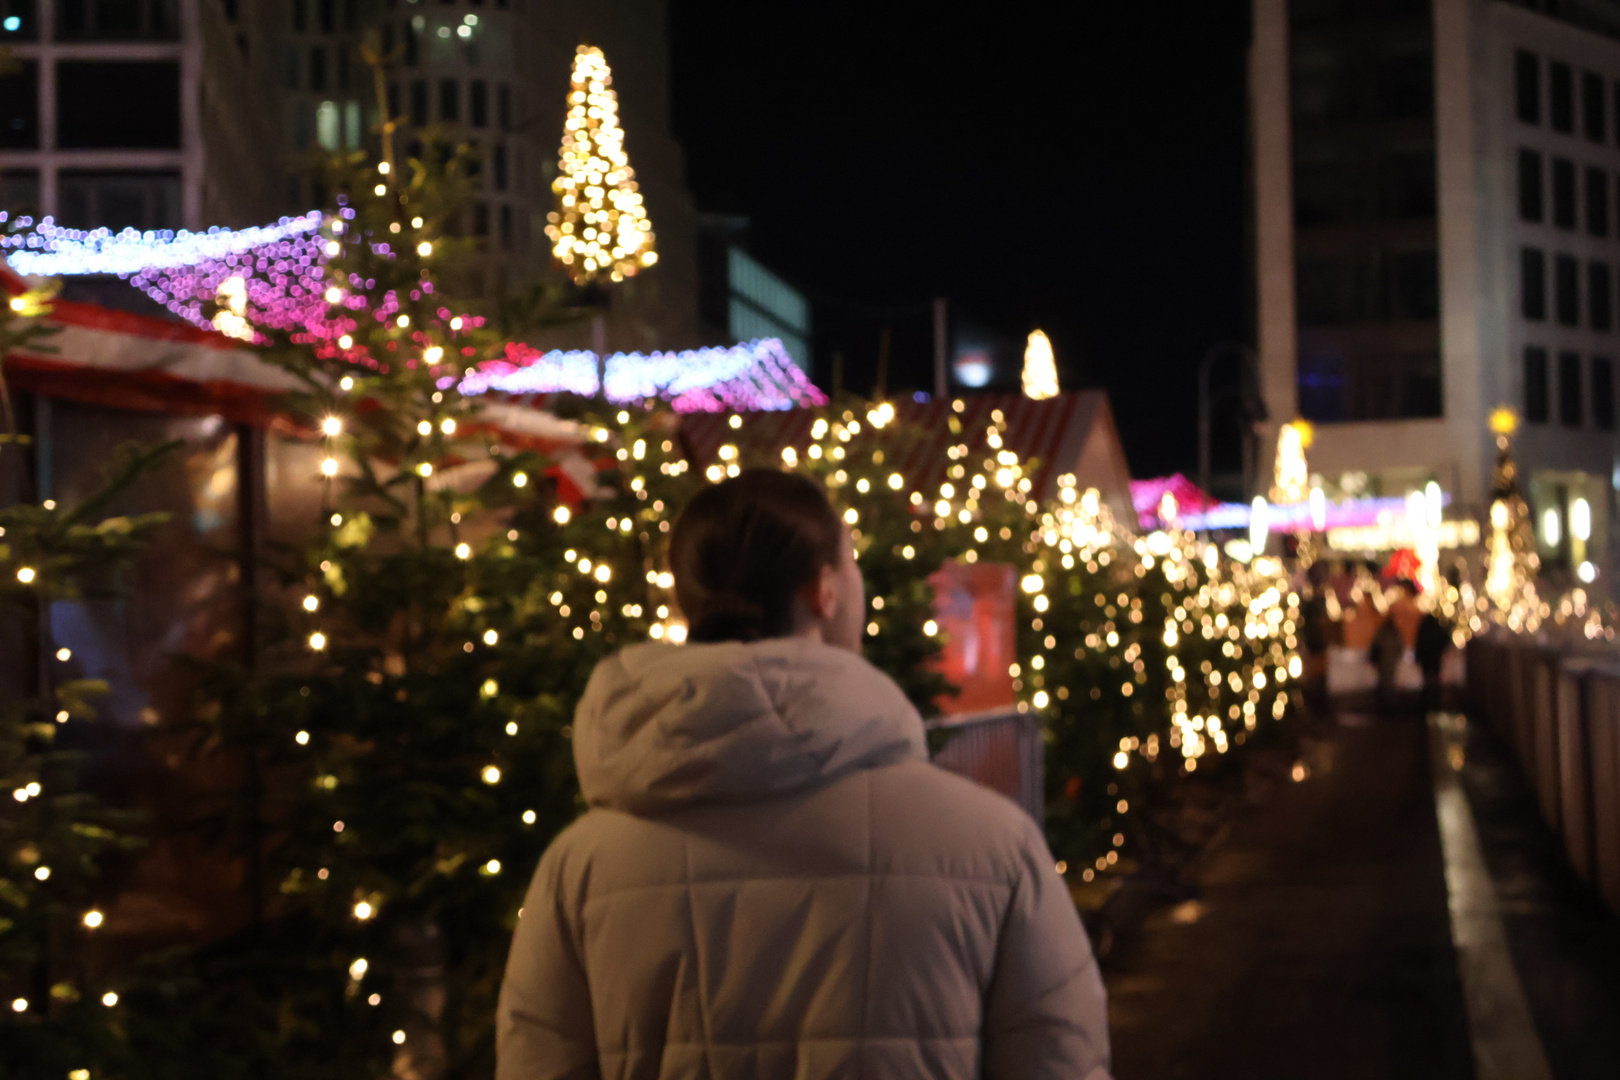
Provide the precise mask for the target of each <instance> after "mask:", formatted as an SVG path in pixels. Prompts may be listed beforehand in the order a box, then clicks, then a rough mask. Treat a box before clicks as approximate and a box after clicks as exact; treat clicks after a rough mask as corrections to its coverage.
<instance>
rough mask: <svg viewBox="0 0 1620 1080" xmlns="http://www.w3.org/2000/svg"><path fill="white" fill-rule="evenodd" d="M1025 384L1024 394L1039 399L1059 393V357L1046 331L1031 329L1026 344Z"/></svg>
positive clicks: (1055, 395)
mask: <svg viewBox="0 0 1620 1080" xmlns="http://www.w3.org/2000/svg"><path fill="white" fill-rule="evenodd" d="M1023 384H1024V396H1025V397H1031V398H1034V399H1035V400H1037V401H1039V400H1041V399H1043V398H1050V397H1057V395H1058V373H1057V359H1056V358H1055V357H1054V356H1053V355H1052V341H1051V339H1050V338H1048V337H1047V336H1046V333H1045V331H1042V330H1033V331H1031V332H1030V335H1029V343H1028V344H1027V345H1025V346H1024V372H1023Z"/></svg>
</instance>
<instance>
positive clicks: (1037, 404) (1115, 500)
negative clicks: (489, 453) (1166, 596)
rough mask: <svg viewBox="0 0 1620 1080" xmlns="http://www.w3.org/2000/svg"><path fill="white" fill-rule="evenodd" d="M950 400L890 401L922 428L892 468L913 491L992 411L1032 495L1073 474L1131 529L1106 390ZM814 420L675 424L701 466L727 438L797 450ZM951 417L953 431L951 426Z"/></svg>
mask: <svg viewBox="0 0 1620 1080" xmlns="http://www.w3.org/2000/svg"><path fill="white" fill-rule="evenodd" d="M957 400H958V401H960V402H961V406H962V407H961V409H960V410H957V409H956V407H955V403H954V402H952V401H946V400H941V401H917V400H915V399H910V400H904V399H903V400H900V401H896V402H894V403H893V404H894V407H895V413H896V420H897V422H899V423H902V424H905V425H908V426H910V427H912V428H913V429H914V430H916V431H919V432H921V433H922V437H921V438H920V439H919V440H918V441H917V442H916V443H915V444H913V445H912V446H911V447H910V448H909V449H907V450H905V451H902V452H901V453H900V455H899V456H898V457H897V459H896V460H895V461H894V467H895V470H896V471H897V472H899V473H900V474H901V475H902V476H904V477H905V478H906V481H907V483H908V484H909V485H910V486H911V487H912V488H913V489H915V490H928V489H930V488H932V487H935V486H937V485H938V484H939V483H940V482H941V481H942V480H944V479H945V470H946V469H947V468H949V467H950V464H951V459H950V458H949V457H948V456H947V455H946V450H947V449H948V448H950V447H952V446H958V445H966V446H967V447H968V451H969V453H973V454H982V453H984V452H986V449H987V447H986V444H985V433H986V431H987V429H988V428H989V427H990V424H991V423H992V422H993V420H994V417H995V414H996V413H997V412H998V411H999V412H1000V413H1001V415H1002V418H1003V419H1004V420H1005V421H1006V424H1007V428H1006V432H1005V434H1004V436H1003V438H1004V441H1005V445H1006V447H1007V449H1009V450H1012V451H1013V452H1014V453H1016V454H1017V455H1018V456H1019V457H1020V458H1024V459H1035V461H1036V462H1037V467H1036V469H1035V471H1034V474H1033V479H1034V483H1035V494H1036V495H1037V496H1039V497H1041V498H1050V497H1051V496H1052V495H1053V494H1055V492H1056V490H1057V478H1058V477H1059V476H1060V475H1062V474H1064V473H1073V474H1074V476H1075V480H1076V482H1077V483H1078V485H1079V486H1080V487H1081V488H1096V489H1097V491H1098V493H1099V494H1100V495H1101V496H1102V497H1103V499H1104V501H1105V502H1107V503H1108V505H1109V507H1110V509H1111V510H1112V511H1113V512H1114V515H1115V517H1116V518H1117V519H1118V520H1120V521H1122V522H1126V523H1128V524H1129V525H1131V526H1132V527H1133V528H1134V527H1135V525H1136V514H1135V511H1134V510H1133V508H1132V504H1131V491H1130V471H1129V469H1128V468H1127V467H1126V463H1125V451H1124V448H1123V447H1122V446H1121V445H1120V441H1119V431H1118V429H1117V428H1115V426H1114V415H1113V410H1112V408H1110V406H1109V403H1108V395H1107V394H1106V393H1104V392H1103V391H1101V390H1081V391H1075V392H1070V393H1064V394H1059V395H1057V396H1056V397H1052V398H1047V399H1044V400H1041V401H1036V400H1034V399H1032V398H1027V397H1024V396H1023V395H1021V394H980V395H975V396H964V397H962V398H959V399H957ZM814 419H815V413H813V412H812V411H810V410H808V409H788V410H784V411H782V412H773V413H750V414H741V420H742V427H741V428H738V429H733V428H732V427H731V426H730V423H729V418H728V417H726V416H724V415H715V414H689V415H687V416H686V417H684V418H683V420H682V422H681V435H682V438H683V440H684V441H685V443H686V447H687V451H688V454H689V456H690V457H691V460H692V463H693V464H694V465H695V466H698V467H703V466H706V465H708V464H709V463H710V462H712V461H713V460H714V459H715V456H716V454H717V453H718V452H719V449H720V447H721V446H723V445H724V444H726V443H728V442H730V443H736V444H738V446H739V447H745V448H746V449H748V450H750V451H753V452H754V453H756V454H760V455H766V456H770V457H773V458H774V457H777V456H780V454H781V452H782V450H783V448H785V447H789V446H791V447H793V448H794V449H795V450H798V451H800V452H802V451H804V450H805V449H806V448H807V447H808V446H809V445H810V442H811V441H812V440H811V438H810V426H811V424H812V423H813V421H814ZM953 420H955V421H956V423H957V425H958V426H959V432H958V431H953V430H952V421H953Z"/></svg>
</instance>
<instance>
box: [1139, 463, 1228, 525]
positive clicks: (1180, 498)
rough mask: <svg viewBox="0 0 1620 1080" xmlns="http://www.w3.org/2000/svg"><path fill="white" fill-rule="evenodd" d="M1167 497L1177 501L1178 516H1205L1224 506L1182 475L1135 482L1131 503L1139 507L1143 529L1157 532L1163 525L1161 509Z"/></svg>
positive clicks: (1175, 474)
mask: <svg viewBox="0 0 1620 1080" xmlns="http://www.w3.org/2000/svg"><path fill="white" fill-rule="evenodd" d="M1166 495H1168V496H1170V497H1171V498H1172V499H1174V500H1175V501H1176V510H1177V512H1178V514H1202V513H1206V512H1208V511H1210V510H1213V509H1214V508H1215V507H1217V506H1219V505H1221V501H1220V500H1219V499H1217V498H1215V497H1214V496H1213V495H1210V494H1209V493H1208V492H1206V491H1204V490H1203V489H1202V488H1200V487H1199V486H1198V485H1197V484H1195V483H1193V482H1192V481H1191V480H1189V479H1187V478H1186V477H1185V476H1183V475H1182V474H1181V473H1171V474H1170V475H1169V476H1155V477H1151V478H1149V479H1147V480H1132V481H1131V503H1132V505H1134V506H1135V507H1136V516H1137V519H1138V520H1139V521H1141V523H1142V527H1143V528H1144V529H1157V528H1159V527H1161V526H1162V524H1163V522H1161V521H1160V520H1159V510H1160V508H1161V507H1163V506H1164V497H1165V496H1166Z"/></svg>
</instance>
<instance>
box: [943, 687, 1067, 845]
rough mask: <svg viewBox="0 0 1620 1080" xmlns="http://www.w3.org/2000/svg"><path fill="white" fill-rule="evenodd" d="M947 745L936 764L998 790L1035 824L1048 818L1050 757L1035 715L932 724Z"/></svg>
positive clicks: (966, 718)
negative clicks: (1047, 759) (1024, 811)
mask: <svg viewBox="0 0 1620 1080" xmlns="http://www.w3.org/2000/svg"><path fill="white" fill-rule="evenodd" d="M928 729H929V731H930V732H931V733H935V734H932V735H931V738H932V740H934V741H936V742H937V741H938V740H939V739H940V738H941V737H942V736H943V737H944V738H945V740H946V741H945V744H944V745H943V746H941V747H940V748H939V749H938V750H937V751H935V753H934V764H935V765H938V766H939V767H940V768H942V769H947V770H949V771H950V772H953V773H956V774H957V775H958V776H965V777H967V778H968V779H969V780H973V781H975V782H977V783H980V784H983V785H984V786H985V787H987V788H990V789H991V790H993V791H999V792H1001V794H1003V795H1005V796H1007V797H1008V798H1009V799H1011V800H1013V801H1014V802H1016V803H1017V804H1018V805H1019V806H1022V807H1023V808H1024V809H1025V810H1026V811H1028V812H1029V815H1030V816H1031V817H1033V818H1034V819H1035V820H1036V821H1038V822H1039V821H1044V820H1045V819H1046V757H1045V744H1044V742H1043V740H1042V738H1041V724H1040V720H1039V719H1037V718H1036V717H1035V716H1033V715H1032V714H1030V713H1020V712H1013V711H1007V712H996V713H987V714H986V713H981V714H975V715H969V716H947V717H941V718H939V719H936V720H930V721H928Z"/></svg>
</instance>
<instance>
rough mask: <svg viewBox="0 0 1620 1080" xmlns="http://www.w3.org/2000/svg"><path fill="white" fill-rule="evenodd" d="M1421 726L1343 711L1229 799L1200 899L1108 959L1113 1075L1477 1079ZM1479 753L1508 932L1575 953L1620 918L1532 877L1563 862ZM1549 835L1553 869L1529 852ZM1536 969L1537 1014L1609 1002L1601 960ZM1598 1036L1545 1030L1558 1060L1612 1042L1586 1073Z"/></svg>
mask: <svg viewBox="0 0 1620 1080" xmlns="http://www.w3.org/2000/svg"><path fill="white" fill-rule="evenodd" d="M1474 734H1475V733H1471V737H1472V736H1473V735H1474ZM1429 739H1430V735H1429V730H1428V726H1427V725H1426V724H1425V722H1424V721H1423V720H1422V719H1421V718H1420V717H1419V716H1418V715H1416V713H1413V714H1411V715H1407V716H1396V717H1375V716H1371V715H1368V714H1357V713H1341V714H1340V717H1339V719H1338V720H1337V721H1335V722H1332V723H1327V724H1321V725H1318V726H1317V728H1316V729H1315V732H1314V733H1313V734H1312V735H1311V736H1309V737H1307V738H1306V739H1305V740H1304V743H1303V748H1302V757H1303V760H1304V762H1305V763H1306V764H1307V766H1308V770H1309V771H1308V775H1306V776H1305V778H1304V779H1303V780H1301V781H1300V782H1298V783H1294V784H1289V785H1286V786H1285V787H1284V788H1283V789H1281V790H1279V791H1276V792H1274V793H1273V794H1272V795H1271V796H1270V797H1268V798H1267V799H1266V800H1265V802H1264V803H1263V804H1259V805H1250V806H1248V807H1247V808H1245V809H1244V810H1242V811H1241V812H1240V813H1238V814H1237V815H1236V816H1235V817H1234V819H1233V820H1232V821H1231V824H1230V827H1229V828H1228V829H1227V830H1226V831H1225V832H1224V834H1223V835H1222V836H1221V837H1220V838H1218V839H1217V840H1216V841H1215V842H1214V843H1212V844H1211V845H1210V847H1209V849H1208V850H1206V851H1205V852H1204V854H1203V855H1202V856H1201V858H1200V859H1199V861H1198V863H1197V864H1196V866H1195V868H1194V870H1193V872H1192V875H1191V876H1192V881H1191V885H1192V892H1193V894H1194V896H1195V897H1196V898H1195V899H1192V900H1187V901H1185V902H1182V903H1180V904H1176V905H1173V906H1167V907H1163V908H1161V909H1159V910H1157V911H1156V912H1154V913H1153V914H1152V915H1151V916H1149V917H1148V919H1147V920H1146V922H1145V924H1144V925H1143V927H1142V928H1141V931H1140V932H1139V933H1137V934H1134V935H1132V936H1131V939H1130V941H1129V942H1128V943H1127V944H1124V945H1122V947H1120V948H1118V949H1116V950H1114V952H1113V953H1112V954H1111V955H1110V956H1109V958H1108V961H1107V963H1106V964H1105V977H1106V978H1107V981H1108V986H1109V992H1110V1008H1111V1013H1112V1017H1111V1019H1112V1023H1113V1037H1114V1055H1115V1073H1116V1076H1117V1077H1118V1078H1119V1080H1170V1078H1183V1077H1187V1078H1212V1080H1214V1078H1228V1077H1229V1078H1233V1080H1238V1078H1242V1080H1267V1078H1272V1077H1277V1078H1281V1077H1290V1078H1292V1077H1310V1078H1322V1080H1337V1078H1344V1080H1350V1078H1355V1080H1368V1078H1395V1077H1412V1078H1418V1077H1422V1078H1424V1080H1452V1078H1456V1080H1464V1078H1471V1077H1475V1076H1476V1075H1480V1076H1481V1078H1482V1080H1484V1073H1476V1069H1475V1066H1474V1050H1473V1044H1472V1041H1471V1032H1470V1027H1469V1020H1468V1016H1469V1012H1468V1004H1467V1001H1466V1000H1465V992H1464V988H1463V984H1462V981H1461V979H1460V978H1459V975H1458V963H1457V952H1456V950H1455V949H1454V947H1453V943H1452V928H1451V915H1450V911H1449V908H1448V893H1447V885H1446V864H1445V858H1444V855H1443V849H1442V841H1441V834H1440V825H1439V824H1438V822H1437V818H1436V811H1435V805H1436V803H1435V779H1434V772H1433V769H1432V766H1431V758H1430V751H1429ZM1469 760H1470V764H1469V765H1467V766H1465V770H1464V787H1465V790H1468V792H1469V794H1470V796H1471V797H1472V796H1473V789H1474V788H1475V787H1476V786H1480V785H1482V784H1483V785H1485V786H1486V787H1488V788H1489V791H1487V792H1485V803H1486V805H1485V806H1484V807H1483V809H1482V812H1481V814H1480V819H1481V822H1482V824H1481V826H1480V830H1479V831H1480V833H1481V834H1482V835H1483V836H1485V837H1486V838H1487V839H1486V842H1485V843H1484V845H1483V846H1484V849H1485V863H1486V865H1487V866H1488V867H1489V869H1490V872H1491V874H1492V875H1493V876H1494V875H1496V874H1497V872H1498V870H1499V868H1500V870H1501V873H1502V874H1503V876H1504V877H1503V880H1505V881H1507V882H1509V883H1510V884H1511V885H1512V889H1514V890H1517V891H1513V892H1512V895H1513V896H1515V897H1518V898H1519V899H1515V900H1511V901H1509V910H1510V911H1512V912H1513V913H1514V914H1513V915H1511V920H1513V921H1521V920H1527V922H1526V924H1525V925H1524V926H1520V927H1517V928H1515V929H1512V930H1510V933H1509V938H1510V941H1511V943H1512V948H1513V951H1514V953H1515V955H1517V953H1518V952H1519V951H1520V949H1521V948H1522V949H1523V950H1525V951H1527V952H1529V953H1537V952H1540V951H1543V950H1546V949H1549V948H1551V947H1552V946H1551V945H1549V942H1550V941H1552V940H1553V939H1557V940H1556V942H1555V944H1556V945H1557V947H1558V948H1559V949H1561V950H1563V951H1565V952H1571V951H1573V952H1579V951H1580V945H1581V944H1582V943H1583V942H1584V943H1587V944H1590V943H1592V942H1595V941H1598V940H1600V939H1603V937H1604V934H1605V933H1610V934H1612V933H1613V932H1614V927H1615V920H1614V919H1613V918H1612V916H1609V915H1608V914H1607V913H1606V912H1603V911H1601V910H1597V911H1591V910H1588V911H1587V912H1586V915H1587V921H1586V922H1584V923H1578V924H1575V926H1574V929H1571V924H1569V923H1567V922H1565V921H1564V920H1563V915H1562V913H1563V912H1564V910H1565V909H1566V908H1567V907H1568V905H1569V904H1570V903H1571V899H1570V897H1569V895H1568V892H1567V889H1566V890H1560V889H1559V888H1558V887H1557V886H1556V885H1555V886H1550V887H1549V888H1550V891H1548V890H1546V889H1543V888H1542V886H1541V885H1540V884H1532V882H1538V883H1539V882H1542V881H1543V880H1544V879H1546V877H1547V875H1548V874H1549V873H1551V874H1552V877H1553V878H1556V877H1557V874H1556V867H1557V863H1556V848H1555V847H1552V846H1551V844H1550V841H1548V840H1547V839H1546V838H1545V837H1544V836H1537V835H1536V834H1535V831H1534V828H1533V825H1534V820H1533V818H1532V820H1531V824H1530V826H1525V825H1524V824H1523V823H1520V822H1519V818H1520V817H1522V815H1523V813H1524V812H1525V809H1526V807H1525V805H1521V803H1523V800H1522V799H1518V801H1515V796H1514V794H1513V793H1512V791H1511V784H1508V783H1507V782H1506V781H1504V780H1502V777H1501V775H1500V773H1501V770H1502V768H1503V767H1504V766H1500V765H1499V767H1498V770H1497V772H1495V773H1488V772H1487V771H1485V770H1486V764H1487V762H1488V755H1487V754H1486V753H1485V751H1483V750H1482V751H1480V753H1479V764H1478V765H1475V764H1474V763H1473V761H1474V752H1473V750H1472V749H1470V757H1469ZM1476 771H1478V772H1479V775H1480V776H1482V777H1485V778H1486V779H1485V780H1481V781H1479V783H1478V784H1476V782H1475V779H1474V776H1473V774H1474V773H1475V772H1476ZM1492 785H1494V786H1492ZM1521 794H1522V793H1521ZM1531 813H1532V814H1533V810H1531ZM1527 829H1528V831H1526V830H1527ZM1515 844H1517V845H1518V849H1519V851H1520V853H1519V854H1518V855H1512V854H1511V853H1510V852H1511V850H1513V849H1514V845H1515ZM1543 848H1545V849H1547V850H1549V851H1551V852H1552V854H1553V856H1554V858H1553V869H1552V870H1551V871H1549V869H1548V867H1547V866H1545V865H1544V863H1545V862H1546V860H1545V859H1541V858H1539V857H1538V856H1537V855H1536V854H1535V853H1536V852H1539V851H1541V850H1542V849H1543ZM1563 884H1564V885H1568V882H1564V883H1563ZM1510 891H1511V890H1510ZM1542 902H1546V903H1547V904H1550V905H1551V907H1550V909H1547V908H1543V907H1536V905H1537V904H1539V903H1542ZM1521 906H1523V910H1522V911H1521ZM1532 907H1534V908H1535V910H1534V911H1532V910H1531V908H1532ZM1589 951H1590V950H1589ZM1599 959H1601V958H1599ZM1582 964H1583V965H1584V966H1586V967H1591V966H1595V965H1593V963H1592V961H1591V959H1588V960H1586V961H1582ZM1504 966H1506V965H1504ZM1583 970H1584V968H1583ZM1526 985H1527V987H1528V988H1529V991H1530V997H1531V1001H1532V1008H1531V1012H1532V1013H1533V1014H1534V1015H1535V1016H1536V1018H1537V1021H1538V1023H1539V1022H1540V1021H1541V1020H1542V1018H1543V1016H1546V1017H1547V1023H1548V1025H1549V1027H1552V1028H1558V1027H1564V1028H1572V1027H1577V1026H1580V1025H1585V1024H1589V1023H1590V1021H1591V1016H1592V1011H1593V1010H1594V1009H1601V1008H1605V1007H1608V1006H1607V1004H1606V1002H1607V999H1606V998H1605V997H1604V996H1603V994H1604V990H1603V979H1602V977H1601V975H1599V974H1588V975H1587V976H1586V977H1585V979H1584V981H1580V980H1574V981H1572V980H1571V978H1570V977H1569V974H1568V970H1567V965H1560V964H1556V963H1555V964H1552V965H1551V966H1550V969H1549V970H1547V971H1545V972H1542V971H1540V970H1539V969H1537V968H1536V967H1535V965H1534V964H1532V965H1531V973H1530V974H1529V975H1527V977H1526ZM1571 997H1574V998H1578V999H1579V1002H1578V1003H1572V1002H1571V1001H1569V1000H1568V999H1569V998H1571ZM1476 1012H1477V1008H1476ZM1611 1015H1612V1016H1613V1017H1614V1018H1615V1019H1620V1013H1614V1014H1611ZM1526 1026H1527V1027H1528V1025H1526ZM1610 1026H1615V1025H1613V1024H1612V1021H1611V1025H1610ZM1594 1041H1595V1040H1594V1039H1593V1037H1592V1036H1591V1035H1587V1036H1585V1037H1584V1039H1576V1040H1574V1042H1575V1043H1579V1044H1580V1049H1578V1050H1571V1051H1570V1052H1569V1053H1562V1052H1558V1051H1555V1049H1554V1048H1553V1046H1552V1045H1549V1047H1548V1051H1547V1057H1548V1059H1549V1060H1551V1061H1553V1063H1554V1066H1555V1075H1556V1076H1559V1077H1564V1076H1569V1077H1585V1076H1588V1075H1605V1076H1609V1077H1615V1076H1620V1067H1616V1065H1615V1062H1616V1061H1617V1060H1620V1059H1617V1058H1615V1057H1614V1056H1613V1055H1612V1054H1610V1055H1609V1056H1608V1057H1607V1059H1606V1060H1607V1063H1608V1071H1607V1072H1603V1073H1601V1074H1599V1073H1591V1072H1587V1071H1581V1070H1584V1069H1585V1068H1587V1067H1588V1066H1589V1065H1593V1064H1595V1063H1597V1062H1600V1061H1603V1060H1605V1059H1604V1050H1603V1048H1602V1047H1594V1046H1593V1043H1594ZM1556 1042H1557V1040H1556V1039H1549V1044H1552V1043H1556ZM1611 1048H1612V1047H1611ZM1566 1063H1569V1068H1570V1069H1571V1070H1573V1071H1565V1065H1566ZM1487 1071H1488V1070H1487Z"/></svg>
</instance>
